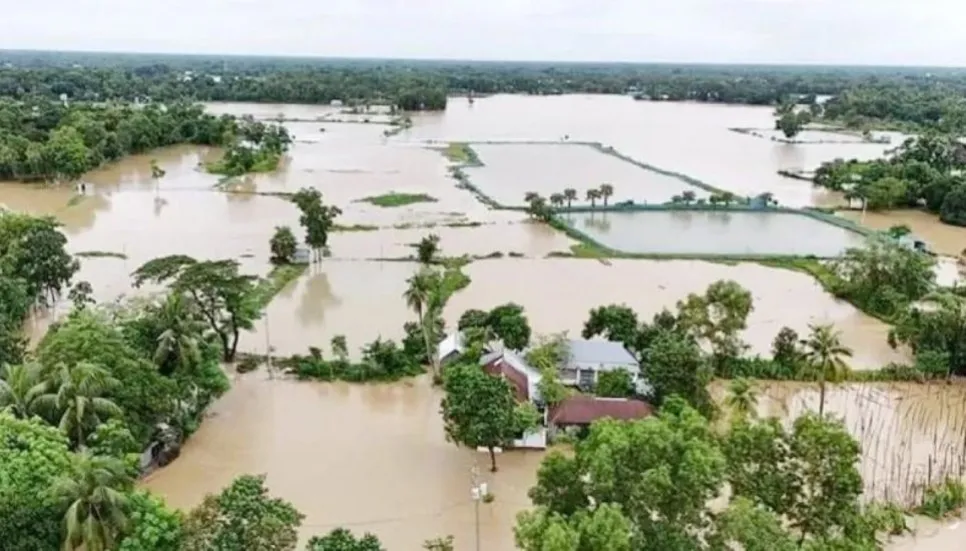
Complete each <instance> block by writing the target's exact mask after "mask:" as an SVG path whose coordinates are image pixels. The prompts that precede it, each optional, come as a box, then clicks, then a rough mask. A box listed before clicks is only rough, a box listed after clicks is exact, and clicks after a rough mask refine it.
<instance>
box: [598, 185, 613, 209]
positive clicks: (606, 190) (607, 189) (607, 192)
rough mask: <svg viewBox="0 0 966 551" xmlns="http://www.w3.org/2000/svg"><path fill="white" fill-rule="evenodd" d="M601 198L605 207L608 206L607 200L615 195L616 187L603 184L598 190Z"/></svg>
mask: <svg viewBox="0 0 966 551" xmlns="http://www.w3.org/2000/svg"><path fill="white" fill-rule="evenodd" d="M598 194H599V195H600V198H601V199H603V200H604V206H605V207H606V206H607V200H608V199H610V198H611V197H612V196H613V195H614V186H612V185H610V184H601V185H600V189H599V190H598Z"/></svg>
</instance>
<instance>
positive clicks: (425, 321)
mask: <svg viewBox="0 0 966 551" xmlns="http://www.w3.org/2000/svg"><path fill="white" fill-rule="evenodd" d="M406 283H408V284H409V286H408V287H407V288H406V291H405V292H404V293H403V298H404V299H405V300H406V306H409V307H410V308H411V309H412V310H413V312H415V313H416V318H417V321H418V322H419V326H420V328H421V329H422V332H423V344H424V345H425V346H426V355H427V356H429V358H430V359H431V360H432V367H433V377H434V378H435V377H438V376H439V365H438V364H439V355H438V354H437V353H436V347H435V346H434V345H433V342H434V339H433V338H432V335H431V331H432V327H430V324H431V323H432V316H431V315H430V314H431V312H430V310H431V308H430V305H429V303H430V301H431V299H432V293H433V282H432V272H431V271H429V270H427V269H422V270H420V271H418V272H416V273H415V274H413V276H412V277H410V278H409V279H407V280H406Z"/></svg>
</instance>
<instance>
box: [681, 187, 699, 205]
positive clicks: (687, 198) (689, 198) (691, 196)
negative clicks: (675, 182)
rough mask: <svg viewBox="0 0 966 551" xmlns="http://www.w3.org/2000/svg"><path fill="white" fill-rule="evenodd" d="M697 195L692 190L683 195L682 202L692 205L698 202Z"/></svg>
mask: <svg viewBox="0 0 966 551" xmlns="http://www.w3.org/2000/svg"><path fill="white" fill-rule="evenodd" d="M697 198H698V197H697V195H696V194H695V193H694V192H693V191H691V190H690V189H689V190H687V191H685V192H682V193H681V202H683V203H684V204H685V205H690V204H691V203H693V202H695V201H696V200H697Z"/></svg>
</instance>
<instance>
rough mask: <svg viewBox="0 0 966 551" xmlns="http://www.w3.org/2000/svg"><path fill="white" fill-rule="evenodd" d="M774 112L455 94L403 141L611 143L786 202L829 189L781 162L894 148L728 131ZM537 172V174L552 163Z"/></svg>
mask: <svg viewBox="0 0 966 551" xmlns="http://www.w3.org/2000/svg"><path fill="white" fill-rule="evenodd" d="M773 113H774V109H773V108H770V107H753V106H725V105H712V104H698V103H664V102H648V101H635V100H634V99H633V98H631V97H629V96H592V95H565V96H549V97H547V96H513V95H497V96H491V97H487V98H483V99H477V100H475V101H474V103H472V104H470V103H469V102H468V101H467V100H466V99H465V98H450V100H449V103H448V104H447V108H446V111H445V112H444V113H421V114H417V115H414V116H413V122H414V125H413V127H412V128H411V129H409V130H407V131H404V132H403V133H401V134H400V135H399V136H398V138H394V139H400V140H411V141H425V140H437V141H486V140H511V141H513V140H517V141H519V140H540V141H559V140H561V139H563V138H564V137H569V139H570V140H572V141H596V142H602V143H603V144H605V145H609V146H613V147H614V148H616V149H617V150H618V151H620V152H621V153H623V154H626V155H628V156H630V157H632V158H634V159H636V160H638V161H641V162H644V163H648V164H651V165H654V166H657V167H660V168H662V169H665V170H670V171H674V172H679V173H683V174H687V175H688V176H691V177H694V178H697V179H699V180H702V181H704V182H707V183H709V184H711V185H713V186H715V187H718V188H721V189H727V190H730V191H732V192H734V193H736V194H739V195H757V194H759V193H763V192H766V191H767V192H771V193H773V194H774V196H775V198H776V199H777V200H778V201H779V203H781V204H782V205H787V206H802V205H812V204H816V203H817V202H820V201H821V199H822V197H823V196H824V193H823V192H821V190H816V189H813V188H812V186H810V185H809V183H808V182H803V181H800V180H791V179H788V178H783V177H781V176H779V175H778V174H777V171H778V170H781V169H785V170H791V169H800V170H814V169H815V168H816V167H818V165H820V164H821V163H822V162H824V161H830V160H832V159H835V158H836V157H842V158H846V159H850V158H857V159H873V158H876V157H880V156H881V155H882V154H883V153H884V152H885V151H886V150H887V149H889V148H891V147H894V145H887V144H865V143H850V144H829V143H826V144H783V143H779V142H772V141H770V140H766V139H762V138H757V137H754V136H746V135H742V134H738V133H736V132H732V131H730V130H728V128H742V127H743V128H774V117H773ZM531 170H532V171H533V174H534V175H535V174H537V173H539V172H540V171H542V170H545V169H544V168H543V167H534V168H532V169H531ZM519 178H520V177H518V178H517V179H519ZM524 178H526V179H532V178H530V177H524ZM596 183H597V182H594V181H591V182H588V183H587V184H586V185H585V186H583V187H585V188H586V187H587V186H591V185H595V184H596Z"/></svg>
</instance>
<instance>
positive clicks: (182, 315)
mask: <svg viewBox="0 0 966 551" xmlns="http://www.w3.org/2000/svg"><path fill="white" fill-rule="evenodd" d="M158 320H159V321H160V322H161V325H162V327H163V328H164V331H162V333H161V335H160V336H159V337H158V346H157V348H156V349H155V351H154V363H155V365H157V366H158V370H159V371H160V372H161V373H162V374H164V375H170V374H171V373H172V372H173V371H174V370H175V369H177V368H182V369H184V370H185V371H190V370H192V369H193V368H194V367H195V366H197V365H198V364H200V363H201V350H200V348H199V342H200V340H201V335H202V332H203V331H204V325H202V324H201V323H200V322H199V321H198V319H197V318H196V317H195V311H194V308H193V306H192V303H191V302H190V301H189V300H187V299H186V298H185V297H184V295H182V294H180V293H171V294H169V295H168V296H167V298H166V299H165V301H164V302H163V303H162V304H161V307H160V309H159V311H158Z"/></svg>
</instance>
